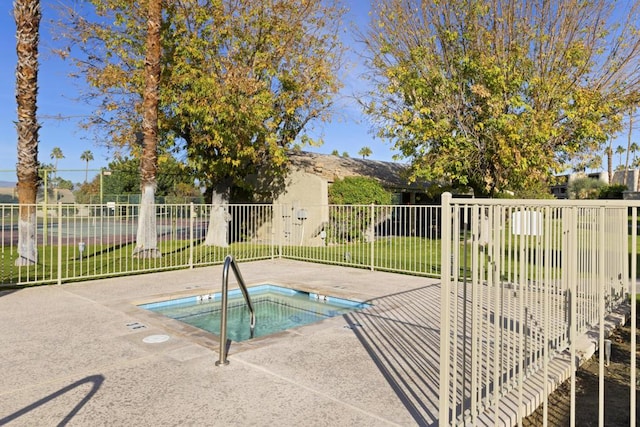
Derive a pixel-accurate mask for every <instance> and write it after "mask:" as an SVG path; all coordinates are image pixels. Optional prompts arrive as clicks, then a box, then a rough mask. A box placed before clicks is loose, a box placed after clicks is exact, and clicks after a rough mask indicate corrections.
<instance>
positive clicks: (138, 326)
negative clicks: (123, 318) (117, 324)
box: [127, 322, 146, 331]
mask: <svg viewBox="0 0 640 427" xmlns="http://www.w3.org/2000/svg"><path fill="white" fill-rule="evenodd" d="M127 328H129V329H131V330H132V331H135V330H136V329H144V328H146V326H145V325H143V324H142V323H140V322H133V323H127Z"/></svg>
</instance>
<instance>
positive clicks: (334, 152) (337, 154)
mask: <svg viewBox="0 0 640 427" xmlns="http://www.w3.org/2000/svg"><path fill="white" fill-rule="evenodd" d="M331 155H332V156H336V157H337V156H340V153H339V152H338V150H332V151H331Z"/></svg>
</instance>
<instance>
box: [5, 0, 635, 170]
mask: <svg viewBox="0 0 640 427" xmlns="http://www.w3.org/2000/svg"><path fill="white" fill-rule="evenodd" d="M55 3H57V0H42V5H43V19H42V25H41V47H40V73H39V98H38V114H39V115H40V117H41V119H40V122H41V124H42V128H41V130H40V143H39V159H40V161H41V162H44V163H53V161H52V159H51V157H50V154H51V150H52V149H53V147H60V148H61V149H62V151H63V153H64V155H65V158H64V159H62V160H60V161H59V162H58V169H59V170H70V169H75V170H84V168H85V166H86V165H85V163H84V162H83V161H82V160H80V155H81V153H82V152H84V151H85V150H91V151H92V153H93V155H94V158H95V160H94V161H93V162H91V163H90V166H89V167H90V168H91V169H99V168H101V167H104V166H106V165H107V163H108V162H109V157H108V152H107V151H106V150H105V149H104V148H102V147H99V146H97V145H95V144H94V141H93V138H92V135H91V134H90V133H88V132H87V131H83V130H81V129H80V128H79V127H78V126H77V121H78V117H80V116H82V115H86V114H87V112H88V110H87V107H86V106H84V105H83V104H81V103H79V102H77V101H75V100H74V99H75V98H76V97H77V93H78V88H77V87H76V86H75V85H76V83H75V81H77V80H75V81H74V82H73V83H72V81H71V79H69V78H68V77H67V75H68V73H69V72H70V71H71V69H70V68H69V67H68V65H67V64H66V63H64V62H63V61H62V60H60V59H59V58H58V57H56V56H54V55H53V54H52V53H51V52H50V47H51V35H50V31H49V25H48V22H49V21H50V20H52V19H54V18H55V17H56V13H55V12H54V11H53V10H52V8H51V6H52V5H54V4H55ZM345 3H351V10H350V11H349V13H348V14H347V16H346V19H345V26H344V28H345V34H344V37H345V39H344V41H345V43H346V44H347V45H348V46H349V48H350V49H351V53H350V54H348V60H349V62H350V63H351V66H350V67H349V68H348V71H346V72H345V74H346V75H345V79H344V85H345V87H344V89H343V90H342V93H341V94H340V96H339V97H338V98H337V99H336V101H335V108H334V110H335V113H334V117H333V120H332V121H331V122H329V123H325V124H323V123H316V124H315V125H314V126H313V128H312V132H311V134H312V136H313V137H316V138H317V137H321V138H322V139H323V140H324V145H322V146H320V147H307V148H306V149H307V150H309V151H316V152H320V153H327V154H328V153H331V151H333V150H338V152H340V153H343V152H348V153H349V154H350V156H352V157H357V153H358V151H359V150H360V149H361V148H362V147H364V146H368V147H370V148H371V149H372V151H373V154H372V156H371V157H370V158H371V159H376V160H391V159H392V156H393V154H394V151H393V150H392V147H391V145H390V144H389V143H388V142H386V141H383V140H380V139H378V138H375V137H374V136H373V135H372V132H371V126H370V125H369V123H368V121H367V118H366V117H365V116H364V115H363V114H362V113H361V110H360V107H359V106H358V105H357V103H356V101H355V100H354V99H353V94H354V93H355V92H358V91H360V90H362V88H363V85H364V83H363V82H362V80H360V79H359V75H360V74H361V73H363V72H364V68H363V66H362V64H361V63H360V62H361V61H360V60H359V57H358V55H357V54H355V53H354V52H356V51H357V50H358V49H360V48H361V46H359V45H358V44H357V43H354V42H353V39H352V37H351V35H350V27H351V26H352V25H353V24H354V23H356V24H358V25H362V26H363V25H366V23H367V22H368V19H369V17H368V12H369V2H366V1H364V0H358V1H352V2H348V1H347V2H345ZM12 5H13V2H12V1H5V2H2V6H1V7H0V55H1V57H2V58H4V60H5V64H4V66H2V67H0V85H2V87H1V88H0V96H1V97H2V98H1V99H0V138H1V140H0V181H14V180H15V172H14V169H15V165H16V162H17V150H16V142H17V136H16V131H15V126H14V122H15V120H16V102H15V89H14V87H15V64H16V53H15V23H14V21H13V16H12ZM58 115H62V116H67V117H69V116H71V117H75V119H74V118H72V119H69V120H65V121H60V120H55V119H52V118H51V117H54V116H58ZM635 139H637V138H635V134H634V140H635ZM618 145H622V146H623V147H626V130H623V132H622V133H621V134H620V135H619V136H618V138H617V139H616V140H615V141H614V143H613V146H614V150H615V147H617V146H618ZM617 163H618V156H614V164H617ZM603 164H605V166H606V159H603ZM79 175H81V177H78V176H75V177H69V179H71V180H72V181H74V182H80V181H81V180H82V179H84V173H81V174H80V173H79Z"/></svg>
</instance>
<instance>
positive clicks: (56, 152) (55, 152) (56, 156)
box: [50, 147, 64, 173]
mask: <svg viewBox="0 0 640 427" xmlns="http://www.w3.org/2000/svg"><path fill="white" fill-rule="evenodd" d="M50 156H51V160H53V161H54V163H53V170H54V173H55V172H57V171H58V160H60V159H64V154H63V153H62V150H61V149H60V147H53V149H52V150H51V155H50Z"/></svg>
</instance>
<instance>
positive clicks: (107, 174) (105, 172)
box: [100, 168, 111, 205]
mask: <svg viewBox="0 0 640 427" xmlns="http://www.w3.org/2000/svg"><path fill="white" fill-rule="evenodd" d="M109 175H111V171H110V170H105V169H104V168H101V169H100V204H101V205H102V204H103V203H104V200H103V196H104V194H103V178H102V177H103V176H109Z"/></svg>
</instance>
